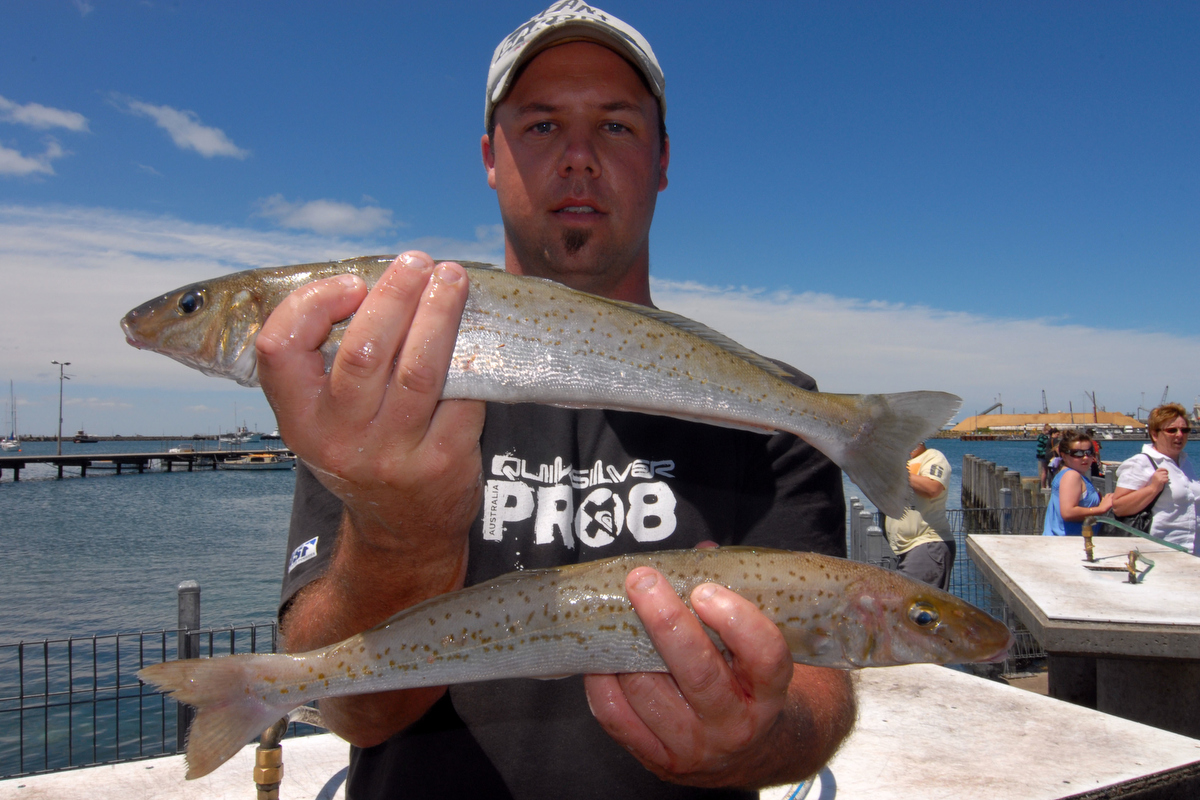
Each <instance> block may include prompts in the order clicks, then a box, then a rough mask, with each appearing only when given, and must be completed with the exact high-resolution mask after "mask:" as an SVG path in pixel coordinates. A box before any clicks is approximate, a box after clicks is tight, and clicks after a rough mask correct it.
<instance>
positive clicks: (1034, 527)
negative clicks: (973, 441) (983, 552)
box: [962, 454, 1050, 535]
mask: <svg viewBox="0 0 1200 800" xmlns="http://www.w3.org/2000/svg"><path fill="white" fill-rule="evenodd" d="M1049 502H1050V490H1049V489H1042V488H1041V487H1040V485H1039V481H1038V479H1037V478H1036V477H1035V478H1023V477H1021V473H1019V472H1016V471H1013V470H1010V469H1009V468H1008V467H1002V466H999V465H997V464H994V463H992V462H991V461H985V460H984V459H982V458H976V457H975V456H973V455H970V454H968V455H965V456H963V464H962V508H963V516H964V523H965V524H964V528H965V529H966V530H967V531H968V532H972V531H976V532H978V531H997V532H999V533H1015V534H1025V535H1038V534H1040V533H1041V532H1042V526H1043V525H1044V523H1045V519H1046V506H1047V505H1048V504H1049Z"/></svg>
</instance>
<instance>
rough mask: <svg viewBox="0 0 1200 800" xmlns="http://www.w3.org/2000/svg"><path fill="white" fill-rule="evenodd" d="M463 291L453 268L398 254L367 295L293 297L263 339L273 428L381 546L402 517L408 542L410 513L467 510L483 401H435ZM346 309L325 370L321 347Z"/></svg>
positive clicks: (357, 290)
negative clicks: (343, 325) (341, 333)
mask: <svg viewBox="0 0 1200 800" xmlns="http://www.w3.org/2000/svg"><path fill="white" fill-rule="evenodd" d="M467 288H468V286H467V278H466V274H465V272H464V271H463V269H462V267H460V266H458V265H457V264H449V263H447V264H442V265H440V266H438V267H437V269H436V270H435V269H434V265H433V261H432V260H431V259H430V258H429V256H427V255H425V254H424V253H405V254H403V255H401V256H400V257H398V258H397V259H396V261H395V262H394V263H393V264H392V265H391V266H390V267H389V268H388V269H387V271H386V272H384V274H383V275H382V276H381V277H380V279H379V282H378V283H377V284H376V285H375V287H374V288H373V289H372V290H371V292H370V293H369V294H368V293H367V291H366V286H365V284H364V283H363V281H362V280H361V279H360V278H358V277H356V276H349V275H344V276H340V277H337V278H331V279H329V280H325V281H318V282H316V283H311V284H309V285H308V286H305V287H303V288H301V289H299V290H297V291H295V292H293V293H292V294H291V295H289V296H288V297H287V298H286V299H285V300H284V301H283V303H281V304H280V306H279V307H278V308H277V309H276V310H275V312H274V313H273V314H272V315H271V316H270V318H269V319H268V320H267V322H266V324H265V325H264V326H263V329H262V332H261V333H260V334H259V336H258V340H257V345H256V347H257V351H258V362H259V374H260V376H261V380H262V385H263V391H264V392H266V395H267V399H268V400H269V401H270V403H271V407H272V408H273V409H274V410H275V414H276V419H277V421H278V422H279V430H280V433H281V434H282V435H283V438H284V439H285V441H287V443H288V446H289V447H290V448H291V449H292V450H293V451H294V452H295V453H296V454H297V455H298V456H299V457H300V458H301V459H303V460H304V462H305V464H307V465H308V466H309V467H310V468H311V469H312V470H313V471H314V473H315V474H316V475H317V477H318V479H319V480H320V481H321V482H322V483H323V484H324V485H325V486H326V487H327V488H328V489H329V490H330V491H332V492H333V493H334V494H335V495H337V497H338V498H339V499H340V500H342V502H343V503H345V505H346V508H347V510H348V512H349V513H350V514H351V515H352V516H354V517H356V520H355V521H356V523H359V524H360V526H361V528H360V533H362V534H363V535H365V536H368V537H369V538H370V539H371V540H372V543H373V544H375V545H377V546H381V547H388V546H390V545H391V544H393V541H392V539H391V537H390V534H394V533H395V532H396V531H397V530H398V528H399V525H400V523H401V522H404V523H407V524H406V526H405V536H406V537H411V535H412V525H411V520H410V519H407V518H406V517H412V515H413V513H414V509H418V510H419V511H420V513H421V514H422V516H425V517H427V518H429V519H430V520H442V519H445V518H446V517H447V516H454V517H456V518H460V517H464V516H467V515H470V516H473V514H474V511H475V507H476V504H477V501H478V491H479V480H480V465H479V455H478V442H479V432H480V430H481V429H482V421H483V404H482V403H470V402H463V401H459V402H446V403H440V402H439V401H440V399H441V393H442V386H443V384H444V382H445V376H446V370H447V367H448V365H449V363H450V356H451V354H452V353H453V350H454V342H455V339H456V336H457V332H458V321H459V318H460V316H461V315H462V308H463V303H464V302H465V300H466V294H467ZM356 312H357V313H356ZM352 313H355V317H354V319H353V321H352V322H351V323H350V325H349V327H348V328H347V329H346V331H345V334H344V336H343V339H342V344H341V347H340V349H339V350H338V352H337V355H336V357H335V358H334V361H333V366H332V368H331V370H330V372H329V374H326V373H325V368H324V361H323V358H322V356H321V354H320V352H319V351H318V348H319V347H320V345H321V343H322V342H323V341H324V340H325V338H326V337H327V336H328V335H329V331H330V328H331V327H332V325H333V324H334V323H335V322H337V321H338V320H341V319H345V318H346V317H348V316H350V315H351V314H352ZM464 507H465V508H466V511H465V512H464Z"/></svg>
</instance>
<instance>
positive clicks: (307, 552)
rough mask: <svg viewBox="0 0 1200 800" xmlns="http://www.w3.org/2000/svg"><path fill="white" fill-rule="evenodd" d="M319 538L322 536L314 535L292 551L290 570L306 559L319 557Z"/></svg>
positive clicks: (289, 563) (289, 562)
mask: <svg viewBox="0 0 1200 800" xmlns="http://www.w3.org/2000/svg"><path fill="white" fill-rule="evenodd" d="M319 538H321V537H319V536H314V537H313V538H311V539H309V540H308V541H307V542H305V543H304V544H302V545H300V546H299V547H297V548H296V549H295V550H293V551H292V557H291V560H289V561H288V572H291V571H292V570H294V569H295V568H296V567H298V566H300V565H301V564H303V563H304V562H305V561H308V560H309V559H313V558H316V557H317V539H319Z"/></svg>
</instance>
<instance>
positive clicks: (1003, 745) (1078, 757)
mask: <svg viewBox="0 0 1200 800" xmlns="http://www.w3.org/2000/svg"><path fill="white" fill-rule="evenodd" d="M858 675H859V678H858V694H859V717H858V726H857V728H856V730H855V731H854V733H853V734H852V735H851V737H850V739H849V740H847V742H846V743H845V745H843V747H842V749H841V751H840V752H839V753H838V754H837V756H836V757H835V758H834V760H833V761H832V762H831V763H830V764H829V766H828V767H826V768H825V769H824V770H822V771H821V773H820V776H819V778H818V780H819V781H820V787H819V789H817V788H814V789H813V791H811V792H810V793H809V795H808V796H809V797H810V798H813V800H815V799H816V798H817V797H818V796H819V797H821V798H837V799H838V800H911V798H922V800H959V799H960V798H964V797H970V798H973V799H974V800H1059V799H1060V798H1089V800H1101V798H1104V799H1106V800H1108V799H1111V800H1115V799H1116V798H1136V799H1137V800H1171V799H1172V798H1190V797H1197V796H1200V741H1198V740H1196V739H1189V738H1186V737H1183V736H1179V735H1176V734H1173V733H1169V732H1167V731H1163V730H1159V729H1157V728H1151V727H1147V726H1145V725H1140V724H1138V723H1136V722H1130V721H1128V720H1124V719H1120V718H1117V717H1111V716H1108V715H1107V714H1101V713H1100V712H1097V711H1092V710H1089V709H1085V708H1082V707H1080V706H1075V705H1071V704H1069V703H1063V702H1060V701H1058V700H1053V699H1051V698H1048V697H1043V696H1041V695H1037V694H1033V693H1031V692H1025V691H1022V690H1020V689H1016V688H1013V687H1011V686H1005V685H1003V684H1000V683H995V682H992V681H988V680H984V679H983V678H977V677H974V676H972V675H967V674H965V673H962V672H958V671H955V670H952V669H946V668H944V667H936V666H930V665H924V664H922V665H915V666H909V667H890V668H887V669H868V670H862V671H861V673H859V674H858ZM347 759H348V745H346V743H345V742H342V741H341V740H340V739H337V738H335V737H333V736H332V735H329V734H326V735H321V736H310V737H307V738H298V739H286V740H284V743H283V762H284V777H283V786H282V787H281V791H280V796H282V797H287V798H291V799H292V800H301V798H308V799H310V800H315V799H316V798H322V799H323V800H333V799H334V798H338V799H339V800H340V798H342V797H343V796H344V794H343V792H344V790H345V786H344V780H345V772H344V770H345V767H346V763H347ZM253 764H254V746H253V745H247V746H246V748H244V749H243V750H242V752H241V753H239V754H238V755H237V756H235V757H234V759H233V761H231V762H230V763H229V764H226V765H225V766H224V767H221V768H220V769H218V770H217V771H216V772H214V773H212V774H211V775H208V776H206V777H204V778H200V779H199V780H195V781H187V782H185V781H184V780H183V771H184V765H183V758H182V756H168V757H165V758H156V759H151V760H147V761H134V762H127V763H124V764H117V765H113V766H104V767H93V768H90V769H81V770H74V771H70V772H60V773H55V774H51V775H36V776H31V777H25V778H13V779H10V780H7V781H0V800H8V799H9V798H12V799H13V800H49V799H50V798H54V800H84V798H87V800H141V799H142V798H158V797H176V798H183V799H184V800H187V798H196V800H200V798H206V799H207V798H228V799H229V800H235V799H236V800H241V799H242V798H245V800H252V798H254V797H255V788H254V784H253V782H252V778H251V773H252V769H253ZM570 794H571V791H570V787H563V796H569V795H570ZM793 794H794V787H792V788H786V789H785V788H782V787H780V788H773V789H764V790H763V791H762V792H761V795H760V796H761V798H762V800H785V799H786V798H789V797H792V796H793Z"/></svg>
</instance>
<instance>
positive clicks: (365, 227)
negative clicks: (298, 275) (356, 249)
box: [258, 194, 392, 236]
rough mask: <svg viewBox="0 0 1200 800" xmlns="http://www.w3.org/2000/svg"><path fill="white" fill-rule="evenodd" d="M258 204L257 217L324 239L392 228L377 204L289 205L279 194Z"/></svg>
mask: <svg viewBox="0 0 1200 800" xmlns="http://www.w3.org/2000/svg"><path fill="white" fill-rule="evenodd" d="M258 205H259V210H258V215H259V216H262V217H267V218H268V219H273V220H275V221H276V222H277V223H279V224H280V225H282V226H283V227H285V228H292V229H293V230H302V231H312V232H313V233H319V234H322V235H325V236H364V235H366V234H369V233H375V232H376V231H381V230H386V229H388V228H391V227H392V212H391V211H390V210H388V209H386V208H380V207H379V206H376V205H367V206H363V207H361V208H360V207H358V206H352V205H350V204H349V203H340V202H338V201H336V200H310V201H308V202H307V203H289V202H288V201H287V200H284V199H283V195H281V194H275V195H271V196H270V197H268V198H266V199H265V200H260V201H259V203H258Z"/></svg>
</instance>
